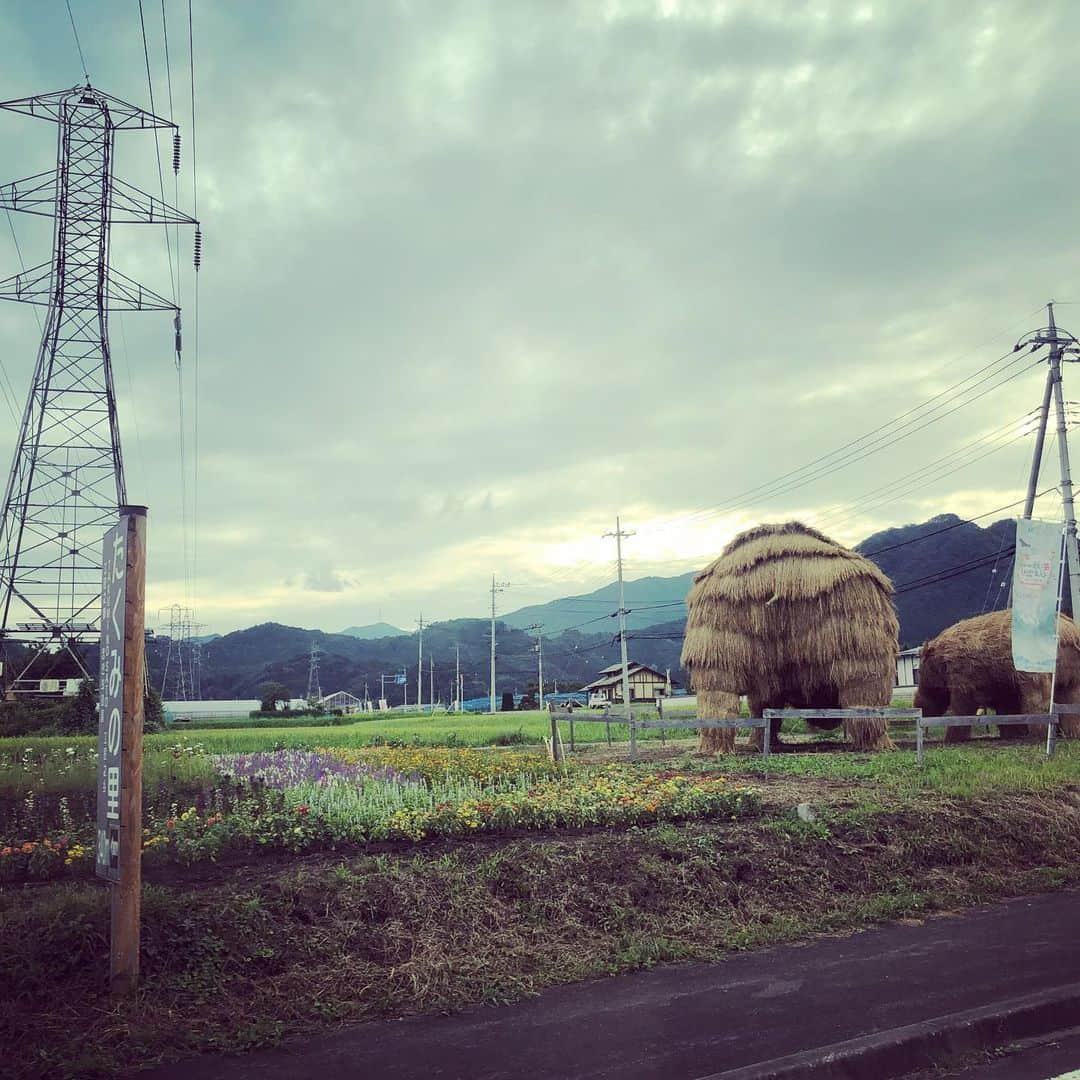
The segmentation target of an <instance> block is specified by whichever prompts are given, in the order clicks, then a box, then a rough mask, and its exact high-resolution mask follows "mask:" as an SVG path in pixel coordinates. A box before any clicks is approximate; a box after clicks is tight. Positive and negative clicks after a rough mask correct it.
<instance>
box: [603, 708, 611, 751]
mask: <svg viewBox="0 0 1080 1080" xmlns="http://www.w3.org/2000/svg"><path fill="white" fill-rule="evenodd" d="M604 730H605V731H606V732H607V744H608V746H610V745H611V707H610V706H608V705H605V706H604Z"/></svg>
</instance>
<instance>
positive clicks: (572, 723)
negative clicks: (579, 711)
mask: <svg viewBox="0 0 1080 1080" xmlns="http://www.w3.org/2000/svg"><path fill="white" fill-rule="evenodd" d="M573 752H574V707H573V706H572V705H571V706H570V753H571V754H572V753H573Z"/></svg>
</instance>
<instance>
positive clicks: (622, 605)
mask: <svg viewBox="0 0 1080 1080" xmlns="http://www.w3.org/2000/svg"><path fill="white" fill-rule="evenodd" d="M633 535H634V534H633V533H632V532H623V531H622V526H621V524H620V523H619V519H618V518H617V517H616V518H615V531H614V532H613V533H604V536H605V537H607V536H614V537H615V557H616V560H617V562H618V566H619V645H620V647H621V651H622V696H623V706H624V708H625V709H626V722H627V724H629V725H630V757H631V758H635V757H637V729H636V728H635V726H634V713H633V710H632V709H631V708H630V664H629V661H628V660H627V658H626V616H627V614H628V612H627V610H626V595H625V593H624V591H623V559H622V542H623V540H624V539H628V538H629V537H631V536H633Z"/></svg>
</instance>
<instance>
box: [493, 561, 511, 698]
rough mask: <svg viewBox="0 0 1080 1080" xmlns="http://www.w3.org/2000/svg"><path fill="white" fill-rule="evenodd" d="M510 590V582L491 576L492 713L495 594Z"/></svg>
mask: <svg viewBox="0 0 1080 1080" xmlns="http://www.w3.org/2000/svg"><path fill="white" fill-rule="evenodd" d="M509 588H510V582H509V581H496V580H495V575H494V574H492V575H491V703H490V709H489V711H490V712H495V594H496V593H501V592H502V591H503V590H504V589H509Z"/></svg>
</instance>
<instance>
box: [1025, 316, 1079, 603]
mask: <svg viewBox="0 0 1080 1080" xmlns="http://www.w3.org/2000/svg"><path fill="white" fill-rule="evenodd" d="M1046 313H1047V325H1046V326H1045V327H1044V328H1043V329H1041V330H1036V331H1035V333H1033V334H1029V335H1028V336H1027V337H1026V338H1021V340H1020V341H1018V342H1017V343H1016V345H1015V346H1014V348H1013V351H1014V352H1018V351H1019V350H1020V349H1022V348H1024V347H1025V346H1029V347H1030V348H1031V350H1032V351H1034V350H1036V349H1039V348H1041V347H1042V346H1043V345H1048V346H1049V347H1050V354H1049V356H1048V357H1047V365H1048V367H1047V372H1046V388H1045V389H1044V391H1043V400H1042V406H1041V408H1040V411H1039V429H1038V432H1037V433H1036V436H1035V453H1034V456H1033V457H1032V461H1031V473H1030V475H1029V477H1028V490H1027V498H1026V499H1025V501H1024V517H1026V518H1030V517H1031V515H1032V512H1033V511H1034V508H1035V496H1036V493H1037V492H1036V489H1037V487H1038V484H1039V469H1040V467H1041V465H1042V454H1043V444H1044V443H1045V441H1046V426H1047V422H1048V420H1049V416H1050V399H1051V398H1053V400H1054V414H1055V418H1056V420H1057V443H1058V463H1059V465H1060V468H1061V505H1062V509H1063V511H1064V517H1065V565H1066V567H1067V570H1068V575H1069V599H1070V600H1071V601H1072V610H1073V617H1074V618H1076V617H1077V616H1078V615H1080V552H1078V550H1077V541H1076V507H1075V505H1074V502H1073V486H1072V469H1071V467H1070V464H1069V439H1068V433H1067V425H1066V422H1065V400H1064V395H1063V393H1062V389H1061V365H1062V362H1063V361H1073V362H1075V361H1077V360H1080V342H1078V341H1077V339H1076V338H1075V337H1073V335H1072V334H1070V333H1068V332H1067V331H1062V330H1059V329H1058V326H1057V323H1056V322H1055V321H1054V302H1053V300H1051V301H1050V302H1049V303H1048V304H1047V305H1046Z"/></svg>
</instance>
